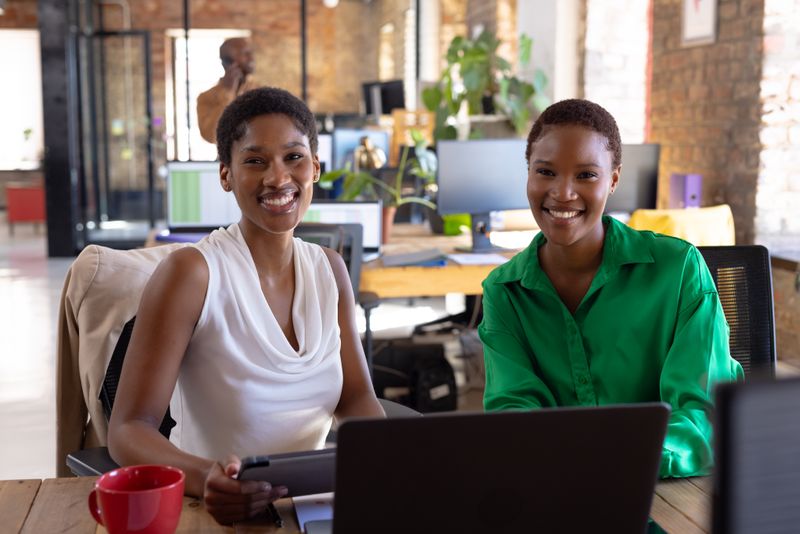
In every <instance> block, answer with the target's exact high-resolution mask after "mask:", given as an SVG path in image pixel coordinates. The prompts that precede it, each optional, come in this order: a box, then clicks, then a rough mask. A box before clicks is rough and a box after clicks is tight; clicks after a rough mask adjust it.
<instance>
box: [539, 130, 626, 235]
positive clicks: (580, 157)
mask: <svg viewBox="0 0 800 534" xmlns="http://www.w3.org/2000/svg"><path fill="white" fill-rule="evenodd" d="M607 145H608V140H607V139H606V138H605V136H603V135H602V134H600V133H598V132H595V131H594V130H592V129H590V128H587V127H585V126H578V125H567V124H565V125H554V126H546V127H545V130H544V131H543V133H542V135H541V136H540V137H539V138H538V140H537V141H536V142H535V143H533V144H532V146H531V156H530V160H529V162H528V202H529V203H530V206H531V211H532V212H533V217H534V218H535V219H536V222H537V223H538V224H539V228H541V230H542V232H543V233H544V235H545V237H547V242H548V243H550V244H553V245H556V246H562V247H569V246H571V245H575V244H582V243H583V244H589V243H593V244H597V243H598V242H599V243H602V241H603V236H604V231H603V223H602V220H601V217H602V215H603V210H604V209H605V205H606V199H607V198H608V195H609V193H610V192H611V191H613V189H614V188H615V187H616V186H617V181H618V180H619V168H618V167H617V168H613V166H612V153H611V151H609V150H608V148H607Z"/></svg>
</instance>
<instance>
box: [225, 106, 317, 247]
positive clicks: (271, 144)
mask: <svg viewBox="0 0 800 534" xmlns="http://www.w3.org/2000/svg"><path fill="white" fill-rule="evenodd" d="M319 170H320V167H319V159H318V158H317V156H316V154H312V152H311V148H310V147H309V141H308V137H307V136H306V135H305V134H303V133H302V132H301V131H300V130H298V129H297V126H295V124H294V123H293V122H292V120H291V119H290V118H289V117H288V116H286V115H283V114H279V113H273V114H268V115H259V116H257V117H255V118H253V119H251V120H249V121H248V122H247V129H246V131H245V134H244V135H243V136H242V137H241V138H240V139H237V140H236V141H234V142H233V144H232V145H231V163H230V165H226V164H225V163H221V164H220V182H221V183H222V187H223V189H225V190H226V191H233V194H234V195H236V202H237V204H239V208H241V210H242V219H241V222H240V223H239V224H240V226H241V227H242V232H244V233H245V234H247V233H249V232H252V231H259V230H260V231H266V232H268V233H272V234H284V233H287V232H291V231H292V230H293V229H294V228H295V226H297V225H298V224H299V223H300V221H301V220H302V219H303V215H305V212H306V210H307V209H308V206H309V204H310V203H311V195H312V188H313V183H314V179H315V178H316V176H318V175H319Z"/></svg>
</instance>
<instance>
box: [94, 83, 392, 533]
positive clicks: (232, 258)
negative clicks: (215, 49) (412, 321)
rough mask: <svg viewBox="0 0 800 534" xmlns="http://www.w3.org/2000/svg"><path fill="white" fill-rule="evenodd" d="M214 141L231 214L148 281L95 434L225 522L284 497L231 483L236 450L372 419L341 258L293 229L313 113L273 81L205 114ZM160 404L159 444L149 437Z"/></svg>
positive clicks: (284, 445)
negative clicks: (171, 418)
mask: <svg viewBox="0 0 800 534" xmlns="http://www.w3.org/2000/svg"><path fill="white" fill-rule="evenodd" d="M217 149H218V152H219V159H220V182H221V184H222V188H223V189H224V190H225V191H228V192H232V193H233V194H234V195H235V196H236V201H237V203H238V205H239V207H240V208H241V211H242V218H241V220H240V221H239V223H238V224H234V225H231V226H230V227H229V228H227V229H220V230H217V231H215V232H214V233H212V234H211V235H210V236H209V237H208V238H206V239H204V240H203V241H201V242H200V243H198V244H197V245H196V246H194V247H186V248H184V249H179V250H178V251H176V252H174V253H173V254H171V255H170V256H169V257H168V258H167V259H165V260H164V261H163V262H162V263H161V264H160V265H159V267H158V268H157V270H156V271H155V273H154V274H153V276H152V277H151V279H150V281H149V283H148V285H147V287H146V288H145V291H144V294H143V295H142V300H141V303H140V305H139V311H138V313H137V319H136V324H135V327H134V331H133V334H132V337H131V342H130V346H129V347H128V351H127V354H126V357H125V363H124V367H123V370H122V375H121V379H120V383H119V388H118V394H117V397H116V402H115V405H114V410H113V414H112V417H111V420H110V425H109V435H108V443H109V449H110V452H111V456H112V457H113V458H114V459H115V460H116V461H117V462H118V463H120V464H136V463H160V464H169V465H173V466H176V467H179V468H180V469H182V470H183V471H184V472H185V473H186V493H187V494H189V495H195V496H201V495H202V496H203V497H204V500H205V505H206V508H207V509H208V511H209V512H210V513H211V514H212V515H213V516H214V517H215V519H217V521H219V522H220V523H230V522H233V521H236V520H239V519H244V518H246V517H252V516H253V515H255V514H257V513H259V512H261V511H263V510H264V508H266V506H267V505H268V504H269V503H270V502H272V501H273V500H275V499H277V498H279V497H281V496H283V495H285V493H286V488H273V487H271V486H270V485H269V484H267V483H264V482H257V481H249V482H246V481H242V482H240V481H238V480H236V478H235V477H236V475H237V474H238V470H239V467H240V461H239V457H240V456H243V455H246V454H255V453H259V454H264V453H275V452H284V451H287V450H298V449H304V448H312V447H319V446H321V444H322V442H323V440H324V435H325V433H327V431H328V429H329V427H330V423H331V419H332V418H333V417H335V418H337V419H339V418H343V417H349V416H383V415H384V414H383V410H382V409H381V407H380V404H379V403H378V401H377V399H376V397H375V392H374V390H373V388H372V384H371V382H370V379H369V374H368V372H367V368H366V364H365V359H364V354H363V350H362V348H361V342H360V340H359V336H358V332H357V329H356V326H355V318H354V312H355V302H354V297H353V291H352V287H351V286H350V279H349V276H348V274H347V269H346V267H345V265H344V262H343V260H342V258H341V257H340V256H339V255H338V254H336V253H335V252H333V251H331V250H328V249H322V248H320V247H317V246H316V245H309V244H306V243H303V242H301V241H300V240H298V239H295V238H293V230H294V228H295V227H296V226H297V225H298V224H299V223H300V221H301V220H302V218H303V215H304V214H305V212H306V210H307V209H308V206H309V204H310V203H311V195H312V187H313V183H314V182H315V181H317V180H318V179H319V173H320V164H319V159H318V158H317V154H316V151H317V133H316V125H315V122H314V117H313V115H312V114H311V112H310V111H309V110H308V108H307V107H306V105H305V104H304V103H303V102H302V101H300V100H299V99H297V98H296V97H294V96H292V95H291V94H289V93H288V92H286V91H283V90H281V89H275V88H263V89H256V90H254V91H250V92H248V93H245V94H243V95H241V96H240V97H238V98H237V99H236V100H235V101H234V102H233V103H231V105H230V106H228V108H226V110H225V112H224V113H223V115H222V117H221V118H220V121H219V125H218V127H217ZM176 386H177V387H176ZM173 393H174V394H173ZM168 406H170V407H171V408H172V411H173V412H175V413H176V419H177V420H178V427H177V428H176V429H175V430H174V431H173V434H172V435H171V436H170V440H167V439H166V438H164V437H163V436H162V435H161V434H160V433H159V431H158V427H159V424H160V422H161V419H162V418H163V416H164V413H165V412H166V409H167V407H168ZM221 455H222V456H221ZM225 455H228V457H227V459H226V460H225V461H224V462H223V463H220V460H223V456H225Z"/></svg>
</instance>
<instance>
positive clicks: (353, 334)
mask: <svg viewBox="0 0 800 534" xmlns="http://www.w3.org/2000/svg"><path fill="white" fill-rule="evenodd" d="M324 250H325V254H326V255H327V256H328V260H329V261H330V264H331V268H332V269H333V275H334V277H335V278H336V285H337V287H338V289H339V330H340V336H341V343H342V349H341V358H342V371H343V373H344V384H343V386H342V396H341V398H340V399H339V405H338V406H337V407H336V412H335V415H336V419H337V420H341V419H343V418H345V417H353V416H360V417H368V416H371V417H385V414H384V412H383V408H382V407H381V405H380V404H379V403H378V399H377V397H375V390H374V389H373V387H372V381H371V380H370V377H369V371H368V370H367V363H366V357H365V356H364V349H363V348H362V346H361V338H360V337H359V335H358V329H357V328H356V319H355V306H356V304H355V298H354V297H353V288H352V286H351V285H350V276H349V275H348V273H347V268H346V267H345V265H344V260H342V257H341V256H339V255H338V254H337V253H336V252H334V251H332V250H330V249H324Z"/></svg>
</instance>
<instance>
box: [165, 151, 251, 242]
mask: <svg viewBox="0 0 800 534" xmlns="http://www.w3.org/2000/svg"><path fill="white" fill-rule="evenodd" d="M240 218H241V211H240V210H239V206H238V204H236V198H235V197H234V196H233V194H232V193H226V192H225V191H223V189H222V186H221V185H220V183H219V162H218V161H170V162H167V227H168V228H169V230H170V231H172V232H210V231H212V230H215V229H217V228H219V227H221V226H228V225H229V224H231V223H234V222H236V221H238V220H239V219H240Z"/></svg>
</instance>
